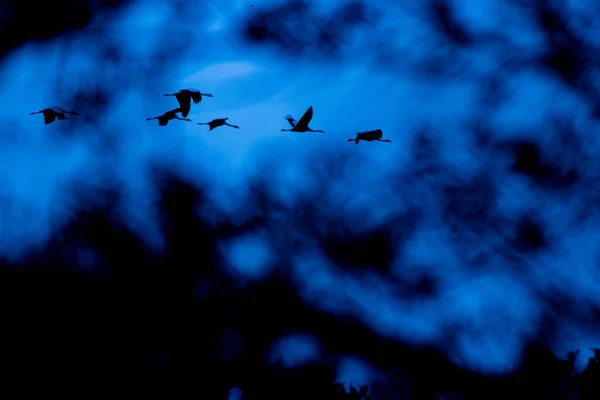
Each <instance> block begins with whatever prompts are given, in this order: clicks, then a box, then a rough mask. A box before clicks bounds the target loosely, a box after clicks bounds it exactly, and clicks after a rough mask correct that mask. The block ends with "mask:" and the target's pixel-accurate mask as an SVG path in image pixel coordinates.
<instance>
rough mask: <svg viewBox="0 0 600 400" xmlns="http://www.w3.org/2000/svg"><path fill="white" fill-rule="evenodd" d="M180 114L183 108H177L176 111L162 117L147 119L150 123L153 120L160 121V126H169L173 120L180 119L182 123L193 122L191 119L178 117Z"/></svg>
mask: <svg viewBox="0 0 600 400" xmlns="http://www.w3.org/2000/svg"><path fill="white" fill-rule="evenodd" d="M178 112H181V108H175V109H173V110H171V111H167V112H166V113H164V114H163V115H160V116H158V117H154V118H146V121H150V120H152V119H157V120H158V126H167V124H168V123H169V121H170V120H172V119H179V120H181V121H188V122H192V120H191V119H189V118H181V117H178V116H177V115H176V114H177V113H178Z"/></svg>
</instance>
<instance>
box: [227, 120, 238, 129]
mask: <svg viewBox="0 0 600 400" xmlns="http://www.w3.org/2000/svg"><path fill="white" fill-rule="evenodd" d="M225 125H227V126H230V127H232V128H236V129H240V127H239V126H237V125H233V124H230V123H228V122H225Z"/></svg>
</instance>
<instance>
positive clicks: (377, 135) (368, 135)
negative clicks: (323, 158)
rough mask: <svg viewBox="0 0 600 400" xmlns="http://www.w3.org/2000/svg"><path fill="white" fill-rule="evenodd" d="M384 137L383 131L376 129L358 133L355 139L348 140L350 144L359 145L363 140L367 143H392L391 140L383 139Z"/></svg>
mask: <svg viewBox="0 0 600 400" xmlns="http://www.w3.org/2000/svg"><path fill="white" fill-rule="evenodd" d="M382 137H383V131H382V130H381V129H375V130H374V131H367V132H358V133H357V134H356V137H355V138H352V139H348V141H349V142H354V143H356V144H358V142H360V141H361V140H364V141H366V142H374V141H377V142H391V140H389V139H381V138H382Z"/></svg>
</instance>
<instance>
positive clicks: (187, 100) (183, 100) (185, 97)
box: [175, 91, 192, 118]
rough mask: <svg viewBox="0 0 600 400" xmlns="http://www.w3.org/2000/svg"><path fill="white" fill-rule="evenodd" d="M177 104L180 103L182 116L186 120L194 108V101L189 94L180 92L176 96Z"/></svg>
mask: <svg viewBox="0 0 600 400" xmlns="http://www.w3.org/2000/svg"><path fill="white" fill-rule="evenodd" d="M175 98H176V99H177V102H178V103H179V107H180V108H181V115H182V116H183V117H184V118H185V117H187V116H188V114H189V113H190V109H191V108H192V100H191V95H190V93H189V92H182V91H180V92H179V93H177V94H176V95H175Z"/></svg>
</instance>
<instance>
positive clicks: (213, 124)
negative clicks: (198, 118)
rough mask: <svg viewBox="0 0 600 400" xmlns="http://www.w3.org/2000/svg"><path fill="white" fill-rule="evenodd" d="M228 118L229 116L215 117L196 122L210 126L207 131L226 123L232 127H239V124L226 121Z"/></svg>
mask: <svg viewBox="0 0 600 400" xmlns="http://www.w3.org/2000/svg"><path fill="white" fill-rule="evenodd" d="M228 119H229V118H217V119H213V120H212V121H210V122H198V125H208V126H210V129H209V131H212V130H213V129H215V128H218V127H219V126H223V125H227V126H231V127H232V128H236V129H240V127H239V126H237V125H232V124H230V123H228V122H227V120H228Z"/></svg>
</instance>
